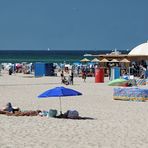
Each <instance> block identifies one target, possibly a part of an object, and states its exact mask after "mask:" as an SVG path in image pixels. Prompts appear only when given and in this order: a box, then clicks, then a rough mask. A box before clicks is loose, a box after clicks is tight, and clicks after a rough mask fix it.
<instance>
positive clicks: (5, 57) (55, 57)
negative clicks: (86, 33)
mask: <svg viewBox="0 0 148 148" xmlns="http://www.w3.org/2000/svg"><path fill="white" fill-rule="evenodd" d="M111 52H112V50H0V63H21V62H28V63H30V62H31V63H35V62H47V63H63V62H66V63H73V62H78V61H80V60H81V59H82V58H84V54H92V55H99V54H107V53H111ZM120 52H121V53H122V54H127V53H128V51H126V50H120ZM88 58H89V59H90V60H91V59H93V58H94V57H88Z"/></svg>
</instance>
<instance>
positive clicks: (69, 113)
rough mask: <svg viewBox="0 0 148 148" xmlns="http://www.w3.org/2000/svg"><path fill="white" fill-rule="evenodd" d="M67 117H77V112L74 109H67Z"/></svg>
mask: <svg viewBox="0 0 148 148" xmlns="http://www.w3.org/2000/svg"><path fill="white" fill-rule="evenodd" d="M67 117H68V118H70V119H76V118H78V117H79V112H78V111H76V110H68V115H67Z"/></svg>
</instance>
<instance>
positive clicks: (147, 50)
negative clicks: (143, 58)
mask: <svg viewBox="0 0 148 148" xmlns="http://www.w3.org/2000/svg"><path fill="white" fill-rule="evenodd" d="M128 55H148V42H147V43H143V44H140V45H138V46H137V47H135V48H133V49H132V50H131V51H130V52H129V54H128Z"/></svg>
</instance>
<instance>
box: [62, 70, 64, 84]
mask: <svg viewBox="0 0 148 148" xmlns="http://www.w3.org/2000/svg"><path fill="white" fill-rule="evenodd" d="M63 82H64V71H63V70H62V72H61V83H63Z"/></svg>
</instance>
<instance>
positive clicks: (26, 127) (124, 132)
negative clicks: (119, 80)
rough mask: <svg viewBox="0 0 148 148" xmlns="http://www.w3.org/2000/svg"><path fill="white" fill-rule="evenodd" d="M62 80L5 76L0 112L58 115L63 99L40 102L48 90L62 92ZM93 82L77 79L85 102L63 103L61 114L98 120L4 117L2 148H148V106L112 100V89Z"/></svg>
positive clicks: (76, 85) (0, 83)
mask: <svg viewBox="0 0 148 148" xmlns="http://www.w3.org/2000/svg"><path fill="white" fill-rule="evenodd" d="M60 81H61V79H60V77H40V78H34V77H33V76H31V75H23V74H13V75H12V76H9V75H8V74H7V73H2V76H0V108H2V107H3V106H4V105H5V104H6V103H7V102H11V103H12V105H14V106H18V107H20V108H21V110H37V109H40V110H49V109H57V110H59V99H58V98H48V99H38V98H37V96H38V95H39V94H41V93H42V92H44V91H45V90H47V89H50V88H53V87H56V86H61V84H60ZM107 81H108V79H107V78H106V79H105V83H94V78H87V79H86V83H85V82H83V80H82V79H81V78H74V85H68V86H65V87H68V88H72V89H75V90H78V91H80V92H82V93H83V95H82V96H74V97H64V98H62V110H63V112H66V111H67V110H69V109H76V110H77V111H79V114H80V116H83V117H91V118H94V120H72V119H56V118H47V117H40V116H35V117H14V116H5V115H0V148H23V147H25V148H147V147H148V118H147V115H148V102H130V101H117V100H113V87H111V86H107Z"/></svg>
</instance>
